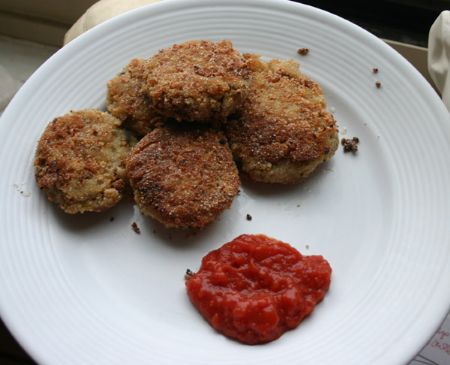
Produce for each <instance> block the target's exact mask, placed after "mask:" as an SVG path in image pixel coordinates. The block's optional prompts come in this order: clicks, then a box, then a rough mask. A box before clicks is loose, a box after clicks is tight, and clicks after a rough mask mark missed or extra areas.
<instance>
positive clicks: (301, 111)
mask: <svg viewBox="0 0 450 365" xmlns="http://www.w3.org/2000/svg"><path fill="white" fill-rule="evenodd" d="M253 62H256V60H255V59H254V58H253ZM253 69H255V70H257V71H255V72H254V73H253V75H252V81H251V83H250V89H249V94H248V98H247V100H246V102H245V103H244V106H243V108H242V115H241V117H240V118H239V119H235V120H230V121H228V122H227V124H226V132H227V137H228V139H229V142H230V146H231V149H232V151H233V155H234V157H235V159H236V160H237V161H238V162H239V164H240V166H241V168H242V170H243V171H244V172H245V173H246V174H248V175H249V177H250V178H252V179H253V180H255V181H261V182H269V183H285V184H288V183H296V182H299V181H301V180H303V179H304V178H305V177H307V176H308V175H310V174H311V173H312V172H313V171H314V170H315V169H316V167H317V166H318V165H319V164H321V163H322V162H324V161H326V160H328V159H329V158H331V157H332V156H333V154H334V152H335V151H336V149H337V146H338V143H339V141H338V133H337V128H336V122H335V120H334V118H333V116H332V115H331V114H330V113H328V112H327V111H326V110H325V107H326V105H325V99H324V95H323V92H322V90H321V88H320V86H319V85H318V84H317V83H315V82H314V81H312V80H311V79H309V78H308V77H306V76H305V75H303V74H301V73H300V72H299V70H298V64H297V63H296V62H295V61H292V60H291V61H280V60H273V61H270V62H268V63H263V62H260V65H259V67H257V66H254V67H253Z"/></svg>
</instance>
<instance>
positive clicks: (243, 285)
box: [186, 235, 331, 344]
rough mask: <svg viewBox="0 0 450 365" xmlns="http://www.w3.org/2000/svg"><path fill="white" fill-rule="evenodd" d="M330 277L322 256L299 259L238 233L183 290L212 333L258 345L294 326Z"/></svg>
mask: <svg viewBox="0 0 450 365" xmlns="http://www.w3.org/2000/svg"><path fill="white" fill-rule="evenodd" d="M330 277H331V267H330V265H329V264H328V262H327V261H326V260H325V259H324V258H323V257H322V256H303V255H301V254H300V253H299V252H298V251H297V250H296V249H295V248H293V247H292V246H290V245H288V244H287V243H283V242H281V241H278V240H275V239H273V238H269V237H267V236H264V235H242V236H239V237H237V238H236V239H234V240H233V241H231V242H229V243H226V244H224V245H223V246H222V247H221V248H219V249H217V250H214V251H212V252H210V253H209V254H208V255H206V256H205V257H204V258H203V260H202V265H201V267H200V270H199V271H198V272H197V273H195V274H192V275H190V276H189V277H188V278H187V280H186V288H187V292H188V295H189V298H190V300H191V302H192V303H193V304H194V306H195V307H196V308H197V309H198V310H199V311H200V313H201V314H202V315H203V317H204V318H205V319H206V320H207V321H208V322H209V323H210V324H211V326H213V327H214V328H215V329H216V330H217V331H219V332H221V333H222V334H224V335H225V336H228V337H231V338H233V339H236V340H238V341H241V342H243V343H246V344H258V343H264V342H269V341H272V340H275V339H277V338H278V337H280V336H281V335H282V334H283V333H284V332H286V331H287V330H290V329H293V328H295V327H297V326H298V325H299V323H300V322H301V321H302V320H303V319H304V318H305V317H306V316H308V315H309V314H310V313H311V312H312V311H313V309H314V307H315V305H316V304H317V303H318V302H320V301H321V300H322V299H323V297H324V295H325V293H326V292H327V290H328V288H329V286H330Z"/></svg>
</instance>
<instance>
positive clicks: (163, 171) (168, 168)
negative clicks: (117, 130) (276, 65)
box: [126, 123, 239, 229]
mask: <svg viewBox="0 0 450 365" xmlns="http://www.w3.org/2000/svg"><path fill="white" fill-rule="evenodd" d="M177 124H178V123H177ZM126 168H127V176H128V179H129V181H130V184H131V187H132V188H133V190H134V198H135V201H136V203H137V205H138V207H139V208H140V210H141V211H142V213H144V214H145V215H147V216H150V217H153V218H154V219H156V220H158V221H159V222H161V223H163V224H164V225H165V226H166V227H169V228H194V229H198V228H202V227H204V226H206V225H207V224H208V223H211V222H212V221H214V220H215V219H216V218H217V217H218V216H219V214H220V213H221V212H222V211H223V210H225V209H226V208H229V207H230V205H231V203H232V201H233V198H234V197H235V196H236V194H237V193H238V189H239V176H238V171H237V168H236V166H235V164H234V162H233V157H232V154H231V151H230V149H229V147H228V145H227V141H226V138H225V136H224V134H223V133H222V132H221V131H217V130H213V129H206V128H200V127H194V126H192V125H189V126H185V125H166V126H164V127H158V128H156V129H154V130H153V131H152V132H150V133H148V134H147V135H146V136H145V137H144V138H142V139H141V140H140V141H139V143H138V144H137V145H136V146H134V147H133V149H132V151H131V153H130V157H129V158H128V159H127V164H126Z"/></svg>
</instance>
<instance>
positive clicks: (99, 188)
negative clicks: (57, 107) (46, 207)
mask: <svg viewBox="0 0 450 365" xmlns="http://www.w3.org/2000/svg"><path fill="white" fill-rule="evenodd" d="M119 125H120V121H119V120H118V119H117V118H115V117H113V116H111V115H109V114H108V113H104V112H100V111H98V110H81V111H72V112H70V113H68V114H65V115H63V116H61V117H58V118H56V119H54V120H53V121H52V122H51V123H50V124H49V125H48V126H47V128H46V129H45V131H44V133H43V134H42V136H41V139H40V140H39V143H38V147H37V150H36V156H35V161H34V166H35V174H36V181H37V184H38V186H39V187H40V188H41V189H42V190H44V191H45V193H46V194H47V196H48V199H49V200H50V201H52V202H54V203H56V204H57V205H58V206H59V207H60V208H61V209H62V210H64V211H65V212H66V213H71V214H74V213H84V212H101V211H104V210H105V209H108V208H110V207H112V206H114V205H115V204H117V203H118V202H119V200H120V199H121V198H122V194H123V191H124V189H125V187H126V183H125V158H126V157H127V155H128V153H129V150H130V147H129V145H128V142H127V139H126V135H125V132H124V131H123V130H122V129H121V128H119Z"/></svg>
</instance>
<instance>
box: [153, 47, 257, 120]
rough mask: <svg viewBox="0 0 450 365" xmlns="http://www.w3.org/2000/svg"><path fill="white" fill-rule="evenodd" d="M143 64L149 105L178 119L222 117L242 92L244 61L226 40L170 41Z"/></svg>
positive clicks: (242, 96)
mask: <svg viewBox="0 0 450 365" xmlns="http://www.w3.org/2000/svg"><path fill="white" fill-rule="evenodd" d="M146 67H147V84H146V86H145V88H146V89H147V93H148V95H149V97H150V100H151V102H152V105H153V106H154V107H155V108H156V109H157V110H158V111H159V112H160V113H161V114H162V115H165V116H167V117H170V118H174V119H176V120H178V121H181V120H183V121H197V122H207V123H211V122H215V121H221V120H224V119H225V118H226V117H227V116H228V115H230V114H232V113H234V112H235V111H236V110H237V109H238V108H240V107H241V105H242V102H243V101H244V99H245V97H246V94H247V88H248V83H247V81H246V80H247V78H248V76H249V69H248V66H247V63H246V60H245V59H244V58H243V57H242V55H241V54H240V53H239V52H237V51H236V50H234V49H233V46H232V44H231V42H229V41H221V42H217V43H214V42H211V41H189V42H185V43H182V44H175V45H173V46H172V47H169V48H166V49H163V50H160V51H159V53H157V54H156V55H154V56H153V57H151V58H150V59H149V60H148V61H147V64H146Z"/></svg>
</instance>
